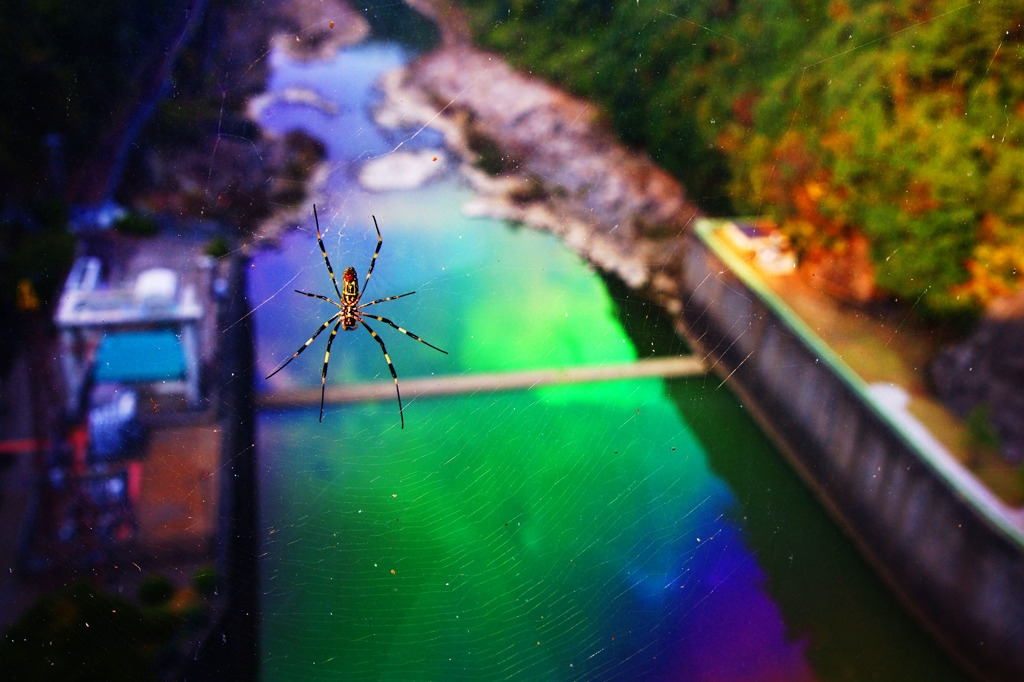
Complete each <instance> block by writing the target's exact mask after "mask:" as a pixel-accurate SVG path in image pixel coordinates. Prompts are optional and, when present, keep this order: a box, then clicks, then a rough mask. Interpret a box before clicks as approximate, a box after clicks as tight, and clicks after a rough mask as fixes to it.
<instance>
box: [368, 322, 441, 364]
mask: <svg viewBox="0 0 1024 682" xmlns="http://www.w3.org/2000/svg"><path fill="white" fill-rule="evenodd" d="M356 315H359V316H360V317H362V316H366V317H372V318H373V319H375V320H380V321H381V322H383V323H384V324H390V325H391V326H392V327H394V328H395V329H397V330H398V331H400V332H402V333H403V334H405V335H406V336H411V337H412V338H414V339H416V340H417V341H419V342H420V343H425V344H426V345H428V346H430V347H431V348H433V349H434V350H438V351H441V352H442V353H444V354H445V355H448V351H446V350H441V349H440V348H438V347H437V346H435V345H434V344H432V343H427V342H426V341H424V340H423V339H421V338H420V337H418V336H416V335H415V334H413V333H412V332H410V331H406V330H405V329H402V328H401V327H399V326H398V325H397V324H395V323H394V322H392V321H391V320H389V319H387V318H386V317H380V316H379V315H370V314H368V313H361V312H358V311H357V312H356ZM360 322H362V320H360ZM363 324H364V325H365V324H366V323H365V322H363Z"/></svg>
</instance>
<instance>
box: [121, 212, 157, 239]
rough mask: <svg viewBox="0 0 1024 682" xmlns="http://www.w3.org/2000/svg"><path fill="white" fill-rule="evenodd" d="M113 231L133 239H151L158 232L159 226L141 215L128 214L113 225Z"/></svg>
mask: <svg viewBox="0 0 1024 682" xmlns="http://www.w3.org/2000/svg"><path fill="white" fill-rule="evenodd" d="M114 229H115V230H117V231H118V232H120V233H121V234H127V235H132V236H135V237H152V236H154V235H156V233H157V232H159V231H160V226H159V225H158V224H157V222H156V221H155V220H153V219H152V218H150V217H149V216H145V215H142V214H141V213H129V214H128V215H126V216H124V217H123V218H121V219H120V220H118V221H117V222H116V223H114Z"/></svg>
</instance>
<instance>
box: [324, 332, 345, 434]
mask: <svg viewBox="0 0 1024 682" xmlns="http://www.w3.org/2000/svg"><path fill="white" fill-rule="evenodd" d="M344 321H345V320H344V318H342V319H340V320H338V322H337V324H335V325H334V329H332V330H331V335H330V336H329V337H327V353H325V354H324V368H323V370H322V371H321V372H320V421H321V422H323V420H324V392H326V391H327V361H328V360H330V359H331V344H332V343H334V337H335V336H337V335H338V327H340V326H341V323H342V322H344Z"/></svg>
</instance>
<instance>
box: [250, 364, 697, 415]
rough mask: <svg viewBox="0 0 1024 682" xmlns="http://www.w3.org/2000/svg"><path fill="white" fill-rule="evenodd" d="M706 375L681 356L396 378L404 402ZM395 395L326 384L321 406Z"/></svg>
mask: <svg viewBox="0 0 1024 682" xmlns="http://www.w3.org/2000/svg"><path fill="white" fill-rule="evenodd" d="M706 371H707V367H706V366H705V365H704V363H703V362H702V361H701V360H700V359H699V358H695V357H691V356H682V357H672V358H652V359H649V360H637V361H636V362H627V363H619V364H614V365H599V366H591V367H568V368H565V369H537V370H525V371H521V372H495V373H487V374H465V375H460V376H442V377H430V378H421V379H399V381H400V383H401V389H402V394H403V395H404V396H405V397H407V398H413V397H424V396H436V395H453V394H457V393H480V392H494V391H518V390H524V389H529V388H534V387H536V386H549V385H551V384H578V383H587V382H593V381H612V380H615V379H638V378H645V377H681V376H698V375H701V374H704V373H705V372H706ZM394 397H395V386H394V383H393V382H391V381H379V382H373V383H364V384H346V385H341V386H337V385H335V386H328V387H327V392H326V393H325V396H324V402H325V403H352V402H364V401H375V400H392V399H394ZM319 402H320V389H318V388H315V387H314V388H302V389H296V390H292V391H273V392H271V393H264V394H261V395H260V396H259V398H258V400H257V403H258V405H259V407H262V408H282V407H298V406H301V405H316V404H319Z"/></svg>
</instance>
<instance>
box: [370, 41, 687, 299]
mask: <svg viewBox="0 0 1024 682" xmlns="http://www.w3.org/2000/svg"><path fill="white" fill-rule="evenodd" d="M445 35H450V34H445ZM382 85H383V89H384V91H385V101H384V104H383V105H382V106H381V108H380V110H378V112H377V120H378V122H379V123H381V124H382V125H388V126H395V127H399V126H400V127H407V128H412V129H419V128H421V127H423V126H428V125H429V126H430V127H433V128H435V129H438V130H440V131H441V132H442V133H443V134H444V136H445V138H446V141H447V143H448V146H449V147H450V148H451V149H453V150H455V151H456V153H458V154H459V155H460V156H462V159H463V162H464V163H463V167H462V168H463V172H464V173H465V174H466V176H467V177H468V178H469V180H470V181H471V182H472V183H473V185H474V186H475V187H476V189H477V190H478V191H479V192H480V195H481V196H480V198H478V199H477V200H475V201H473V202H471V203H470V204H469V205H467V206H466V208H465V210H466V211H467V212H469V213H473V214H478V215H488V216H492V217H498V218H505V219H510V220H516V221H519V222H523V223H526V224H528V225H530V226H532V227H536V228H540V229H546V230H549V231H551V232H554V233H556V234H558V235H560V236H561V237H562V238H563V240H564V241H565V242H566V243H567V244H568V245H569V246H570V247H571V248H573V249H574V250H576V251H577V252H578V253H579V254H581V255H582V256H584V257H585V258H587V259H588V260H590V261H591V262H593V263H595V264H596V265H598V266H599V267H601V268H602V269H604V270H606V271H608V272H610V273H614V274H616V275H617V276H619V277H620V278H622V280H623V281H625V282H626V283H627V284H628V285H630V286H631V287H633V288H634V289H641V290H643V291H645V292H646V293H647V294H649V295H651V296H652V298H654V299H655V300H656V301H658V302H659V303H662V304H663V305H666V306H667V307H668V308H669V309H670V310H672V309H678V307H679V306H680V305H681V304H680V302H679V300H678V294H677V285H676V282H677V281H678V278H677V277H676V275H678V273H677V272H676V270H678V263H679V262H680V260H681V259H680V258H679V255H680V249H681V247H682V243H683V241H682V239H681V236H682V234H683V233H684V232H685V230H686V228H687V225H689V223H690V222H691V221H692V220H693V218H694V217H695V216H696V215H697V209H696V207H695V206H694V205H693V204H691V203H690V202H689V201H688V199H687V198H686V194H685V191H684V190H683V188H682V186H681V185H680V184H679V183H678V182H677V181H676V180H675V179H674V178H673V177H672V176H670V175H669V174H668V173H666V172H665V171H663V170H662V169H661V168H659V167H658V166H656V165H655V164H654V163H653V162H652V161H651V160H650V159H649V158H647V156H646V155H645V154H643V153H642V152H639V151H636V150H631V149H628V148H626V147H625V146H623V145H622V144H620V143H619V142H618V141H617V140H616V139H615V136H614V134H613V133H612V132H611V131H610V129H609V128H608V126H607V124H606V123H605V122H604V121H603V118H602V114H601V112H600V110H599V109H597V108H596V107H595V106H594V105H592V104H590V103H588V102H586V101H584V100H581V99H578V98H575V97H573V96H571V95H568V94H566V93H565V92H563V91H561V90H558V89H557V88H554V87H552V86H551V85H549V84H547V83H545V82H544V81H542V80H541V79H539V78H534V77H531V76H528V75H525V74H523V73H520V72H517V71H515V70H514V69H512V68H511V67H510V66H508V65H507V64H505V62H504V61H503V60H501V59H500V58H499V57H497V56H495V55H491V54H489V53H487V52H484V51H481V50H478V49H476V48H473V47H471V46H469V45H467V44H465V43H462V42H460V41H457V40H454V39H448V40H445V41H444V44H443V46H442V47H441V48H440V49H438V50H436V51H434V52H432V53H430V54H428V55H426V56H424V57H422V58H420V59H419V60H418V61H416V62H415V63H413V64H412V65H411V66H410V67H409V68H407V69H402V70H400V71H397V72H393V73H391V74H389V75H388V77H386V78H385V79H384V82H383V84H382Z"/></svg>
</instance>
